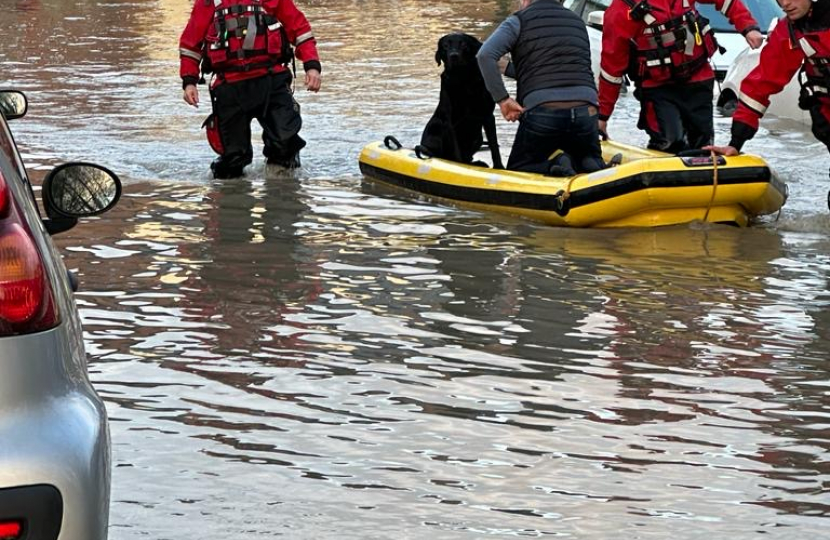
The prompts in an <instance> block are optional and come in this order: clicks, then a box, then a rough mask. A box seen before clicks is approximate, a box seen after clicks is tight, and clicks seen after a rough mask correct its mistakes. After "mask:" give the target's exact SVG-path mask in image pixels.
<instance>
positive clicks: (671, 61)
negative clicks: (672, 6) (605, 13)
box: [623, 0, 718, 82]
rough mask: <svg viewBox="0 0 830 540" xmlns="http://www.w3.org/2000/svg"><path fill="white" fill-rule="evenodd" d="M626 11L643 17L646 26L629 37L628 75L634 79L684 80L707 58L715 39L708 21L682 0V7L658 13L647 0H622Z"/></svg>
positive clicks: (712, 50)
mask: <svg viewBox="0 0 830 540" xmlns="http://www.w3.org/2000/svg"><path fill="white" fill-rule="evenodd" d="M623 1H624V2H625V3H626V4H627V5H628V6H629V8H630V9H629V12H628V15H629V17H630V18H631V19H633V20H638V21H643V22H644V23H645V25H646V28H645V30H644V31H643V32H642V33H641V34H640V35H639V36H637V37H636V38H634V39H633V40H632V54H631V65H630V66H629V73H628V75H629V76H630V77H631V78H632V79H633V80H634V81H643V80H651V81H654V82H684V81H687V80H688V79H690V78H691V77H692V76H693V75H694V74H695V73H696V72H697V71H698V70H699V69H700V68H702V67H703V66H704V65H706V64H707V63H708V62H709V58H711V57H712V55H713V54H715V52H716V51H717V50H718V43H717V41H716V40H715V36H714V33H713V32H712V29H711V27H710V26H709V21H708V20H707V19H706V18H705V17H703V16H701V15H700V13H698V11H697V10H696V9H695V8H694V3H690V2H689V0H683V2H682V8H683V10H684V11H682V12H681V13H679V14H677V15H675V14H673V13H661V12H658V11H657V10H655V9H654V8H653V7H652V6H650V5H649V4H648V1H647V0H641V1H640V2H636V3H635V0H623Z"/></svg>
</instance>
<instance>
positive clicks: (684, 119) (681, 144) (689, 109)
mask: <svg viewBox="0 0 830 540" xmlns="http://www.w3.org/2000/svg"><path fill="white" fill-rule="evenodd" d="M714 84H715V81H714V79H711V80H708V81H701V82H694V83H686V84H666V85H663V86H658V87H656V88H638V89H637V90H635V91H634V96H635V97H636V98H637V99H639V100H640V120H639V122H638V123H637V127H638V128H640V129H642V130H643V131H645V132H646V133H648V135H649V142H648V147H649V148H651V149H654V150H661V151H663V152H670V153H673V154H676V153H677V152H680V151H683V150H689V149H696V148H701V147H703V146H706V145H708V144H712V142H713V141H714V139H715V125H714V119H713V114H714V106H713V103H712V101H713V99H714V98H713V94H712V92H713V91H714Z"/></svg>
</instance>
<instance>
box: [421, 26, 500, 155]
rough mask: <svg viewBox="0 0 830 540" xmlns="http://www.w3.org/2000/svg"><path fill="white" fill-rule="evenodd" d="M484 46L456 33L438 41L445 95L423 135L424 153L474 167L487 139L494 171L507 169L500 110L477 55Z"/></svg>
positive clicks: (443, 93) (422, 145) (441, 98)
mask: <svg viewBox="0 0 830 540" xmlns="http://www.w3.org/2000/svg"><path fill="white" fill-rule="evenodd" d="M480 48H481V42H480V41H479V40H478V39H476V38H475V37H473V36H471V35H468V34H462V33H453V34H447V35H445V36H443V37H442V38H441V39H439V40H438V49H437V50H436V51H435V61H436V62H438V65H439V66H440V65H441V63H442V62H443V63H444V72H443V73H441V94H440V97H439V99H438V106H437V107H436V108H435V112H434V113H433V115H432V117H431V118H430V119H429V122H427V125H426V127H425V128H424V133H423V135H421V144H420V147H419V150H421V151H423V153H425V154H427V155H430V156H433V157H438V158H443V159H449V160H452V161H458V162H461V163H472V162H473V156H474V155H475V153H476V152H478V151H479V150H480V149H481V148H482V146H483V145H484V144H485V140H484V137H483V136H482V129H483V130H484V133H485V134H486V135H487V142H486V144H487V145H488V146H489V147H490V154H491V156H492V159H493V167H494V168H497V169H503V168H504V165H503V164H502V161H501V154H500V153H499V143H498V139H497V137H496V119H495V118H494V117H493V110H494V109H495V107H496V104H495V102H494V101H493V98H492V97H491V96H490V92H488V91H487V88H486V87H485V86H484V78H482V76H481V71H480V70H479V69H478V62H477V61H476V53H477V52H478V50H479V49H480Z"/></svg>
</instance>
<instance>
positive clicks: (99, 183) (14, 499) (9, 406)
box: [0, 90, 121, 540]
mask: <svg viewBox="0 0 830 540" xmlns="http://www.w3.org/2000/svg"><path fill="white" fill-rule="evenodd" d="M27 105H28V104H27V100H26V96H25V95H24V94H22V93H21V92H17V91H13V90H0V540H11V539H25V540H54V539H62V540H98V539H104V538H106V537H107V525H108V519H109V495H110V442H109V430H108V427H107V416H106V410H105V409H104V404H103V402H102V401H101V399H100V398H99V397H98V395H97V394H96V393H95V390H94V389H93V388H92V385H91V384H90V382H89V377H88V374H87V358H86V353H85V352H84V343H83V337H82V334H81V325H80V320H79V317H78V311H77V308H76V307H75V302H74V300H73V297H72V290H73V283H75V280H74V279H73V278H72V277H71V276H70V275H69V274H68V273H67V271H66V268H65V267H64V265H63V262H62V261H61V257H60V255H59V254H58V252H57V251H56V249H55V246H54V244H53V243H52V241H51V239H50V235H52V234H56V233H59V232H62V231H66V230H68V229H70V228H71V227H73V226H74V225H75V224H77V223H78V219H79V218H82V217H86V216H92V215H96V214H100V213H102V212H105V211H107V210H109V209H110V208H112V207H113V206H114V205H115V204H116V202H117V201H118V198H119V197H120V195H121V183H120V181H119V180H118V178H117V177H116V176H115V175H114V174H113V173H112V172H110V171H108V170H106V169H105V168H103V167H100V166H97V165H92V164H86V163H69V164H65V165H61V166H58V167H56V168H55V169H53V170H52V171H51V172H50V173H49V174H48V175H47V176H46V178H45V179H44V181H43V188H42V200H43V209H44V214H41V212H40V210H39V208H38V206H37V202H36V200H35V197H34V192H33V190H32V186H31V184H30V183H29V179H28V176H27V174H26V169H25V168H24V166H23V162H22V160H21V158H20V154H19V153H18V151H17V148H16V146H15V143H14V139H13V138H12V134H11V132H10V131H9V125H8V123H7V120H11V119H15V118H20V117H22V116H23V115H25V113H26V110H27Z"/></svg>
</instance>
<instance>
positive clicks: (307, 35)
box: [294, 31, 314, 45]
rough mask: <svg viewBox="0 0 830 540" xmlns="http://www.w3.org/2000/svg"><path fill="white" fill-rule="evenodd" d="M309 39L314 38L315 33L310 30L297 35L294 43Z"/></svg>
mask: <svg viewBox="0 0 830 540" xmlns="http://www.w3.org/2000/svg"><path fill="white" fill-rule="evenodd" d="M309 39H314V34H313V33H312V32H311V31H308V32H306V33H305V34H300V35H299V36H297V39H296V41H295V42H294V45H299V44H300V43H304V42H306V41H308V40H309Z"/></svg>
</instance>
